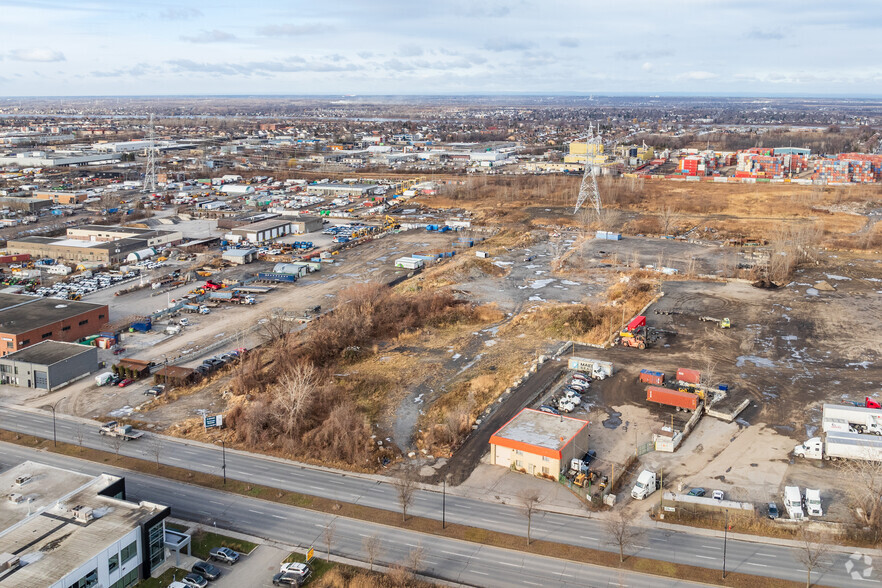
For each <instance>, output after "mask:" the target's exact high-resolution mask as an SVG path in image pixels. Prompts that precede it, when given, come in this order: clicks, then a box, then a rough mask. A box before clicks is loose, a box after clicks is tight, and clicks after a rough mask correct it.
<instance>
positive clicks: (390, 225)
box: [383, 214, 401, 231]
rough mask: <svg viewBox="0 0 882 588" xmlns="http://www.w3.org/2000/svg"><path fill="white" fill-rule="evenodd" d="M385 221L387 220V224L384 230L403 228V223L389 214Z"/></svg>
mask: <svg viewBox="0 0 882 588" xmlns="http://www.w3.org/2000/svg"><path fill="white" fill-rule="evenodd" d="M384 221H385V224H384V225H383V230H384V231H389V230H394V229H400V228H401V225H400V224H399V223H398V221H397V220H395V219H394V218H392V217H391V216H389V215H388V214H387V215H386V218H385V219H384Z"/></svg>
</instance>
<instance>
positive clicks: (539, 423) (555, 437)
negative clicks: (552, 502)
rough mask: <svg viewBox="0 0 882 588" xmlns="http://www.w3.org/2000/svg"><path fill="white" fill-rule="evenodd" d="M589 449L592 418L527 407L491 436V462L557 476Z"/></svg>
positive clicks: (551, 476) (536, 473)
mask: <svg viewBox="0 0 882 588" xmlns="http://www.w3.org/2000/svg"><path fill="white" fill-rule="evenodd" d="M587 451H588V421H583V420H581V419H575V418H571V417H567V416H559V415H555V414H549V413H547V412H542V411H539V410H533V409H531V408H525V409H524V410H522V411H521V412H519V413H518V414H517V415H515V416H514V418H512V419H511V420H510V421H508V422H507V423H505V425H503V426H502V428H501V429H499V430H498V431H496V432H495V433H494V434H493V436H491V437H490V463H491V464H494V465H499V466H502V467H506V468H511V469H514V470H518V471H521V472H524V473H527V474H531V475H534V476H542V477H549V478H552V479H555V480H556V479H557V478H558V476H559V475H560V473H561V472H563V471H564V470H565V469H566V468H567V467H568V466H569V464H570V460H572V459H573V458H575V457H578V458H581V457H582V456H583V455H585V453H586V452H587Z"/></svg>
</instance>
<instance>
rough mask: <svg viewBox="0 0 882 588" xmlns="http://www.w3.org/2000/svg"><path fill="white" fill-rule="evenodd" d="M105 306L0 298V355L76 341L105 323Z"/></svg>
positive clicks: (106, 317) (40, 299)
mask: <svg viewBox="0 0 882 588" xmlns="http://www.w3.org/2000/svg"><path fill="white" fill-rule="evenodd" d="M109 315H110V312H109V310H108V307H107V305H106V304H90V303H88V302H75V301H72V300H58V299H52V298H35V297H33V296H22V295H19V294H0V352H2V355H7V354H10V353H12V352H13V351H18V350H19V349H22V348H24V347H27V346H28V345H34V344H36V343H39V342H41V341H46V340H47V339H51V340H53V341H66V342H69V343H72V342H75V341H78V340H80V339H82V338H83V337H88V336H89V335H93V334H95V333H97V332H98V331H99V330H100V329H101V326H102V325H104V324H105V323H106V322H107V321H108V317H109Z"/></svg>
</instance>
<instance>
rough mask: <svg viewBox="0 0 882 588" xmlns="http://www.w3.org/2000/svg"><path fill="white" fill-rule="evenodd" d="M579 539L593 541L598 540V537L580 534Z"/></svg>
mask: <svg viewBox="0 0 882 588" xmlns="http://www.w3.org/2000/svg"><path fill="white" fill-rule="evenodd" d="M579 539H590V540H591V541H597V537H586V536H585V535H579Z"/></svg>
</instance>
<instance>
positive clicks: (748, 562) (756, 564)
mask: <svg viewBox="0 0 882 588" xmlns="http://www.w3.org/2000/svg"><path fill="white" fill-rule="evenodd" d="M744 563H746V564H747V565H749V566H756V567H758V568H767V567H769V566H767V565H766V564H758V563H753V562H750V561H746V562H744Z"/></svg>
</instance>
